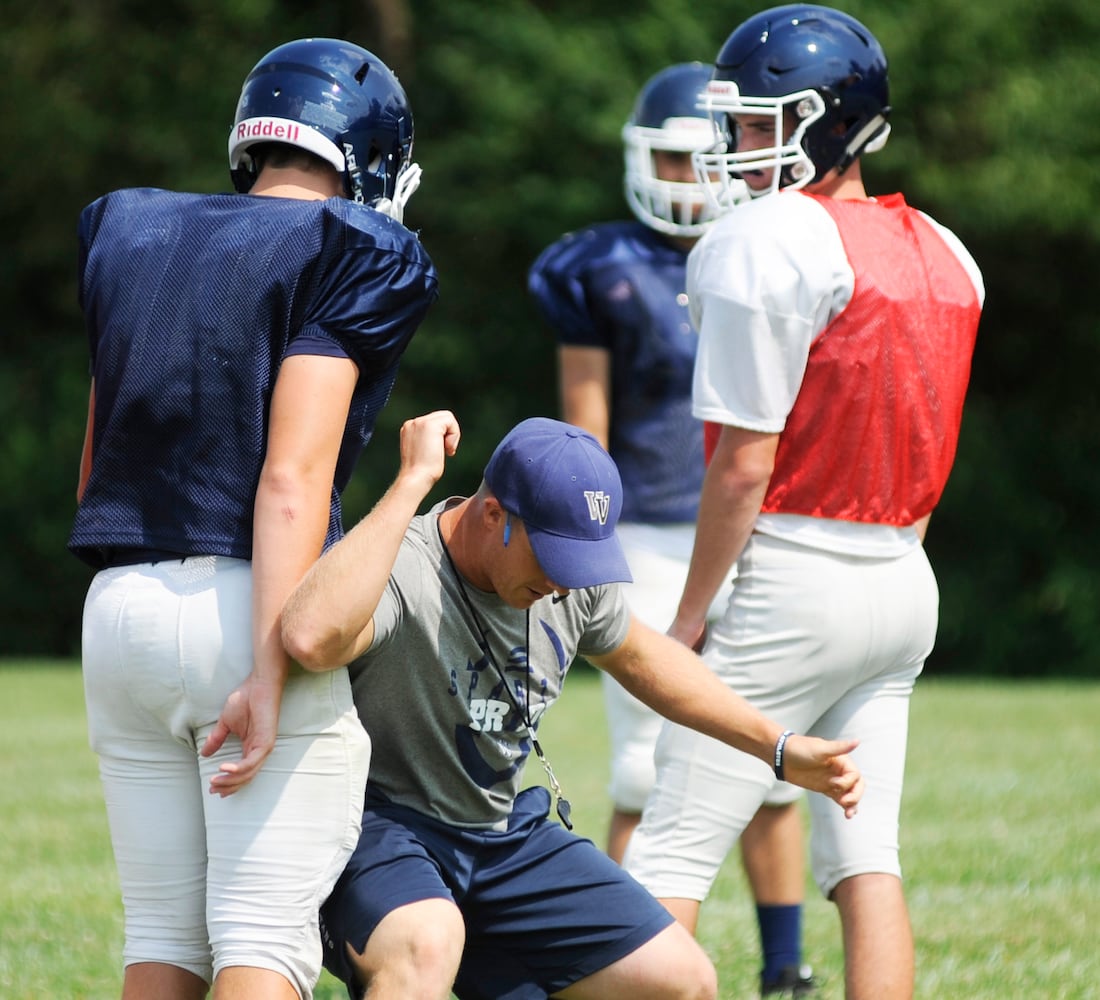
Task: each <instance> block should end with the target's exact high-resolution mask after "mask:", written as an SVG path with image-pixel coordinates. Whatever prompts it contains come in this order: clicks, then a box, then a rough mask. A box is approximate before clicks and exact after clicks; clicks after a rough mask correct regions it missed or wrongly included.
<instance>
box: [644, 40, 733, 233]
mask: <svg viewBox="0 0 1100 1000" xmlns="http://www.w3.org/2000/svg"><path fill="white" fill-rule="evenodd" d="M712 71H713V67H712V66H707V65H705V64H703V63H698V62H692V63H678V64H677V65H675V66H669V67H667V68H666V69H663V70H662V71H661V72H660V73H657V74H656V75H655V76H653V77H651V78H650V79H649V81H648V82H647V83H646V84H645V85H644V86H643V87H642V89H641V91H640V92H639V94H638V97H637V100H636V101H635V103H634V109H633V111H632V113H631V115H630V118H629V120H628V121H627V123H626V124H625V125H624V126H623V158H624V164H625V172H624V177H623V186H624V189H625V193H626V200H627V203H628V204H629V205H630V208H631V211H633V213H634V215H635V216H637V218H638V220H639V221H640V222H643V223H645V225H647V226H649V227H650V228H651V229H655V230H657V231H658V232H660V233H664V234H666V235H668V236H680V237H689V238H690V237H696V236H700V235H701V234H702V233H703V231H704V230H705V229H706V227H707V225H708V224H709V223H710V222H712V221H713V220H714V219H715V218H716V217H717V215H718V211H717V209H716V205H715V204H714V202H713V200H712V199H708V198H707V196H706V194H705V193H704V190H703V186H702V184H701V183H700V182H698V181H678V180H665V179H663V178H662V177H660V176H658V174H657V168H656V165H655V163H654V155H653V154H654V153H655V152H670V153H686V154H691V153H695V152H697V151H699V150H705V149H712V148H713V147H714V145H715V142H716V133H715V128H714V125H713V124H712V122H711V120H710V118H709V117H708V116H707V113H706V111H704V110H702V109H701V106H700V95H701V94H702V92H703V91H704V90H705V89H706V86H707V83H708V82H709V81H710V77H711V73H712ZM723 148H724V147H723ZM747 196H748V195H747V189H746V190H745V191H743V192H742V195H741V198H740V200H742V201H743V200H744V199H745V198H746V197H747ZM730 207H732V205H731V206H730Z"/></svg>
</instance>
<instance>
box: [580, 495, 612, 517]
mask: <svg viewBox="0 0 1100 1000" xmlns="http://www.w3.org/2000/svg"><path fill="white" fill-rule="evenodd" d="M584 499H585V500H586V501H588V516H589V518H590V519H591V520H593V521H599V522H600V524H607V512H608V510H609V509H610V508H611V497H609V496H608V495H607V494H606V493H604V491H603V490H585V491H584Z"/></svg>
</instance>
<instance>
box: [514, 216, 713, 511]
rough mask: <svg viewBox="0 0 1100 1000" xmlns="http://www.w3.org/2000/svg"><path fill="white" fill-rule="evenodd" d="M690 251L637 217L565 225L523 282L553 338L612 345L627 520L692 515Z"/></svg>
mask: <svg viewBox="0 0 1100 1000" xmlns="http://www.w3.org/2000/svg"><path fill="white" fill-rule="evenodd" d="M686 260H687V255H686V253H685V252H684V251H683V250H681V249H679V248H678V247H676V246H674V245H673V244H672V243H670V242H669V241H668V240H667V239H665V238H664V237H662V236H660V235H658V234H657V233H655V232H654V231H653V230H651V229H649V228H648V227H646V226H644V225H642V224H641V223H640V222H612V223H603V224H600V225H596V226H591V227H589V228H587V229H582V230H578V231H577V232H575V233H570V234H568V235H567V236H564V237H563V238H562V239H560V240H558V241H557V242H556V243H554V244H553V245H552V246H550V247H548V248H547V249H546V250H544V251H543V253H542V255H541V256H540V257H539V258H538V260H536V261H535V263H534V265H533V266H532V268H531V273H530V275H529V280H528V288H529V290H530V292H531V295H532V296H533V297H534V299H535V301H536V302H537V303H538V305H539V307H540V309H541V310H542V312H543V315H544V316H545V318H546V319H547V320H548V321H549V323H550V325H551V326H552V327H553V329H554V332H555V335H556V336H557V339H558V342H559V343H561V344H568V345H571V346H577V347H600V348H603V349H605V350H607V351H610V352H611V429H610V440H609V442H608V444H609V447H608V450H609V451H610V452H611V456H612V458H614V459H615V462H616V464H617V465H618V467H619V472H620V474H621V475H622V480H623V512H622V518H621V519H622V520H623V521H641V522H646V523H669V522H675V521H692V522H693V521H694V520H695V516H696V508H697V506H698V503H699V491H700V489H701V487H702V481H703V431H702V424H701V423H700V422H699V421H698V420H696V419H695V418H694V417H693V416H692V415H691V376H692V369H693V367H694V363H695V349H696V345H697V340H698V338H697V336H696V333H695V330H694V329H693V327H692V325H691V320H690V318H689V316H688V310H687V295H686V294H685V292H684V273H685V266H686Z"/></svg>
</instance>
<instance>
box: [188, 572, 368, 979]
mask: <svg viewBox="0 0 1100 1000" xmlns="http://www.w3.org/2000/svg"><path fill="white" fill-rule="evenodd" d="M192 562H194V564H195V565H194V566H192V565H191V563H192ZM204 562H205V563H208V564H209V569H208V572H209V581H208V584H207V585H206V586H205V587H202V588H200V587H199V577H200V575H201V573H202V572H203V571H204ZM251 581H252V576H251V567H250V566H249V564H248V563H246V562H243V561H241V560H230V559H222V558H211V559H209V560H194V561H192V560H188V562H187V563H186V564H185V565H184V568H183V570H182V571H181V579H180V586H181V588H182V587H184V586H194V592H193V593H192V594H191V595H190V596H189V597H188V599H187V600H185V601H184V602H183V603H182V605H181V610H180V635H181V637H182V640H181V651H180V665H181V675H182V676H183V677H184V678H185V682H186V686H187V687H188V689H189V690H190V691H192V692H194V694H193V697H192V699H191V704H190V709H191V713H192V720H191V721H190V724H191V725H192V726H193V727H194V737H193V741H194V744H195V746H196V747H201V746H202V744H203V742H204V741H205V738H206V735H207V733H208V731H209V729H210V728H211V727H212V726H213V725H214V722H215V720H216V719H217V717H218V714H219V713H220V712H221V710H222V707H223V705H224V703H225V699H226V697H228V695H229V694H230V693H231V692H232V691H233V690H234V689H235V688H236V687H237V686H238V685H239V684H240V683H241V681H243V680H244V678H245V677H247V676H248V674H249V672H250V671H251V669H252V640H251V604H252V597H251V590H252V588H251ZM240 752H241V750H240V743H239V741H238V740H237V739H236V738H231V739H229V740H227V741H226V744H225V745H224V746H223V747H222V748H221V749H220V750H219V751H218V752H217V753H216V754H215V755H213V756H212V757H199V758H198V760H199V774H200V781H199V782H198V784H197V787H198V788H199V789H200V790H201V794H202V798H203V811H204V813H205V835H206V845H207V854H208V862H207V870H206V899H207V907H206V920H207V930H208V934H209V940H210V948H211V952H212V954H213V957H214V988H213V996H214V997H215V1000H236V998H238V997H242V998H243V997H249V998H255V1000H263V998H271V1000H295V998H296V997H299V996H308V995H310V993H311V992H312V990H313V987H314V986H315V985H316V983H317V980H318V978H319V977H320V974H321V942H320V932H319V929H318V923H317V921H318V910H319V908H320V905H321V902H322V900H324V899H325V897H326V896H327V895H328V893H329V891H330V890H331V889H332V886H333V885H334V884H335V882H336V879H337V878H338V877H339V875H340V873H341V871H342V870H343V868H344V864H345V862H346V861H347V859H348V857H349V856H350V854H351V852H352V850H353V848H354V847H355V844H356V842H357V840H358V835H359V823H360V818H361V816H362V802H363V790H364V789H365V787H366V779H367V765H368V762H369V754H370V741H369V739H368V738H367V735H366V733H365V732H364V730H363V727H362V725H361V724H360V722H359V719H358V716H357V715H356V714H355V710H354V705H353V703H352V699H351V684H350V682H349V680H348V677H347V672H346V671H343V670H334V671H327V672H324V673H308V672H306V671H304V670H301V669H300V668H297V667H295V668H292V669H291V671H290V674H289V676H288V678H287V681H286V684H285V686H284V689H283V694H282V701H281V706H280V711H279V731H278V736H277V738H276V740H275V745H274V747H273V749H272V751H271V753H270V754H269V755H268V757H267V759H266V760H265V761H264V766H263V767H262V768H261V769H260V771H259V772H258V773H257V775H256V776H255V777H254V778H253V779H252V781H251V782H250V783H249V784H248V786H247V787H246V788H244V789H242V790H241V791H239V792H237V793H235V794H233V795H229V796H225V797H224V798H223V797H221V796H217V795H210V794H209V793H207V792H206V789H207V788H208V786H209V782H210V779H211V778H212V777H213V775H214V774H216V773H217V770H218V767H219V766H220V765H221V763H222V762H223V761H225V760H227V759H228V760H235V759H236V758H238V757H239V755H240Z"/></svg>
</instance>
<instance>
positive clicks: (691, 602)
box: [671, 465, 771, 635]
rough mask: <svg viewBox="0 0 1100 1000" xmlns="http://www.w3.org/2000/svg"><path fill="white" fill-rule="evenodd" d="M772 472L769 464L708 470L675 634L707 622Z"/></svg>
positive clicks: (758, 510)
mask: <svg viewBox="0 0 1100 1000" xmlns="http://www.w3.org/2000/svg"><path fill="white" fill-rule="evenodd" d="M770 473H771V469H770V466H761V467H757V468H753V469H751V470H748V471H745V470H725V469H723V468H721V467H717V466H715V465H712V467H711V469H710V470H709V471H708V472H707V476H706V479H705V480H704V482H703V492H702V495H701V497H700V501H699V514H698V520H697V523H696V528H695V546H694V549H693V550H692V554H691V563H690V567H689V569H688V576H687V580H686V581H685V583H684V591H683V594H682V595H681V597H680V604H679V608H678V609H677V614H676V624H675V625H674V627H673V629H672V630H671V631H672V632H673V634H674V635H675V634H676V631H677V629H678V628H680V629H687V630H688V631H691V630H692V629H699V628H701V627H702V626H703V624H704V623H705V622H706V616H707V611H708V610H709V608H710V605H711V603H712V602H713V600H714V596H715V594H717V593H718V590H719V589H720V588H721V587H722V585H723V584H724V583H725V582H726V580H728V579H729V578H730V575H731V574H732V572H733V567H734V565H735V564H736V562H737V559H738V558H739V557H740V555H741V551H742V550H743V549H744V547H745V544H746V542H748V539H749V535H751V534H752V530H753V525H755V523H756V518H757V516H758V515H759V513H760V505H761V504H762V503H763V501H764V494H765V492H766V491H767V487H768V478H769V476H770Z"/></svg>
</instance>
